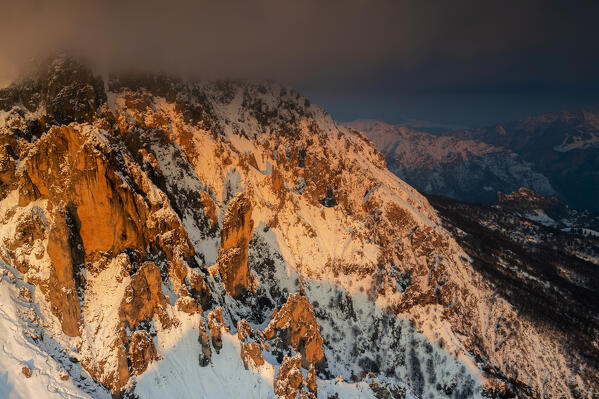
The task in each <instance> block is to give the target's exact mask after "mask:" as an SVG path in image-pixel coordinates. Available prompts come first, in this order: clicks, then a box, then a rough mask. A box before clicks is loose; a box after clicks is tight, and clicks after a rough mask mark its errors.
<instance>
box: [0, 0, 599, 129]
mask: <svg viewBox="0 0 599 399" xmlns="http://www.w3.org/2000/svg"><path fill="white" fill-rule="evenodd" d="M5 3H7V4H3V5H2V13H3V15H2V23H1V24H0V54H2V56H1V57H0V84H2V83H6V82H8V81H9V80H10V79H12V78H14V76H16V75H17V74H18V73H20V72H21V71H22V70H23V63H24V62H27V60H29V59H30V58H31V57H34V56H37V57H40V56H43V55H45V54H47V53H49V52H51V51H56V50H67V51H69V52H72V53H76V54H80V55H82V56H85V57H87V58H89V59H90V60H91V61H92V62H93V63H95V65H96V68H97V69H98V70H112V69H115V68H121V67H123V68H125V67H136V68H139V69H148V70H160V71H166V72H171V73H177V74H183V75H189V76H194V77H201V78H218V77H242V78H252V79H264V78H269V79H273V80H277V81H281V82H283V83H288V84H291V85H294V86H296V87H298V88H300V89H301V90H302V91H303V92H304V93H305V94H306V95H308V96H309V97H310V98H311V99H312V101H313V102H315V103H319V104H321V105H324V106H325V108H327V109H328V110H329V111H330V112H331V113H332V114H333V116H334V117H335V118H337V119H340V120H349V119H354V118H379V119H383V120H386V121H389V122H397V121H399V120H401V119H402V118H410V119H424V120H431V121H436V122H442V123H450V124H459V125H470V126H472V125H479V124H488V123H492V122H494V121H499V120H509V119H514V118H517V117H520V116H524V115H528V114H531V113H539V112H546V111H554V110H559V109H563V108H578V107H582V106H588V105H594V104H597V103H598V102H599V40H598V39H599V29H598V28H597V27H596V26H597V16H599V2H596V1H588V2H585V1H551V0H544V1H540V0H539V1H536V0H530V1H526V0H520V1H509V0H506V1H494V2H491V1H483V0H479V1H438V2H435V1H402V0H394V1H377V0H346V1H334V0H329V1H322V0H319V1H316V0H305V1H301V0H298V1H283V0H259V1H254V2H250V1H219V2H206V1H193V2H192V1H177V0H174V1H157V0H147V1H126V0H125V1H116V0H108V1H105V2H91V1H66V0H55V1H41V0H37V1H36V0H22V1H14V2H5ZM216 3H218V4H216Z"/></svg>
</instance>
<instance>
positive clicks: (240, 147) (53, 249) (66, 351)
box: [0, 58, 597, 398]
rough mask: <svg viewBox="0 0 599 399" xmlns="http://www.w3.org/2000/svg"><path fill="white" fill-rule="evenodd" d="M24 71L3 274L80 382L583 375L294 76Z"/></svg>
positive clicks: (418, 393)
mask: <svg viewBox="0 0 599 399" xmlns="http://www.w3.org/2000/svg"><path fill="white" fill-rule="evenodd" d="M43 68H45V69H43V71H42V72H41V73H40V75H39V76H33V77H32V78H31V79H29V80H26V81H23V82H18V83H16V84H14V85H13V86H11V87H9V88H8V89H7V90H5V91H3V92H2V94H1V95H0V98H2V102H1V103H0V105H1V107H2V113H0V117H1V119H0V183H1V185H0V220H1V221H2V223H1V226H2V227H1V228H0V244H1V246H2V249H3V250H2V251H0V259H1V260H2V262H1V263H0V266H1V268H0V270H2V279H3V280H2V281H3V283H2V284H4V281H7V282H8V283H7V284H6V285H5V287H12V285H15V287H17V286H19V287H20V285H21V284H29V285H28V286H27V287H28V288H27V289H28V290H29V289H31V290H32V291H30V292H34V295H33V298H32V300H33V301H34V303H35V304H36V306H37V308H35V309H33V310H31V312H29V313H32V312H33V313H32V314H34V315H35V317H32V320H34V321H28V323H29V324H27V326H28V327H27V328H28V330H27V331H29V329H32V331H33V330H34V332H35V334H33V332H32V333H31V335H33V336H36V337H37V335H39V336H44V337H47V339H44V340H41V339H37V340H34V341H32V342H34V344H35V345H37V346H38V347H39V350H40V351H41V352H40V353H46V354H47V356H48V357H52V359H55V360H53V361H56V362H58V363H57V364H59V365H60V367H62V368H63V369H64V372H65V373H67V374H69V373H70V374H69V375H70V378H71V380H77V381H78V382H80V385H81V387H80V388H77V389H80V391H77V392H76V393H77V394H78V395H80V396H83V397H103V396H102V395H105V396H104V397H108V395H110V394H113V393H114V394H122V395H125V394H129V393H131V394H136V395H137V394H139V395H140V397H147V396H150V394H149V393H148V392H154V391H155V392H158V391H159V392H162V394H164V395H170V396H173V397H177V396H179V397H184V396H185V395H190V394H193V395H195V394H197V395H200V396H203V397H216V396H218V395H219V394H223V392H224V391H226V392H228V393H230V395H233V396H235V395H240V394H241V393H240V392H239V391H235V387H232V386H229V387H223V386H222V384H217V382H218V381H229V380H231V381H244V384H247V385H246V386H247V387H255V391H252V389H251V388H244V389H243V394H244V395H246V396H248V397H276V396H278V395H281V396H283V397H285V396H289V397H295V396H293V395H297V394H300V395H304V396H305V397H313V396H316V393H317V392H318V395H321V397H330V396H333V397H334V396H335V395H338V397H346V396H347V395H354V396H360V395H361V396H366V397H372V396H373V395H383V394H385V392H386V393H388V394H391V392H396V393H398V395H399V393H401V394H402V395H405V396H406V397H409V398H412V397H416V398H424V397H426V398H429V397H439V398H440V397H481V396H483V394H484V395H486V396H490V397H497V396H501V395H505V396H509V395H519V396H521V397H526V396H529V397H541V396H542V395H543V393H547V394H548V395H552V396H553V397H561V396H563V397H574V396H575V395H578V394H579V393H581V392H591V390H592V389H595V388H596V387H597V370H596V368H595V367H594V366H592V365H590V366H588V365H585V363H584V361H583V360H582V359H581V358H578V357H575V356H574V355H572V354H571V353H569V352H568V351H566V350H565V349H564V346H563V345H561V343H560V342H561V340H562V339H564V337H568V335H564V334H565V333H561V332H559V331H558V329H557V328H556V327H555V325H553V324H548V325H543V326H540V325H539V324H537V323H536V322H535V321H534V320H531V319H528V318H526V317H522V315H521V314H520V313H519V312H518V309H516V308H515V307H514V305H513V303H512V302H510V297H509V296H507V295H503V294H502V293H501V292H498V291H497V289H496V286H495V282H494V281H493V280H492V279H490V278H488V277H487V276H486V275H484V274H483V273H480V272H479V271H477V269H475V268H473V266H472V263H471V260H470V258H469V257H468V256H467V254H466V252H464V250H463V249H462V248H461V247H460V245H458V243H457V242H456V241H455V240H454V238H453V237H452V235H451V234H450V233H449V232H448V231H447V230H445V229H444V228H443V227H442V225H441V220H440V219H439V217H438V215H437V213H436V211H435V210H434V209H433V208H432V207H431V206H430V205H429V202H428V201H427V200H426V198H425V197H423V196H422V195H420V194H419V193H418V192H417V191H416V190H414V189H413V188H412V187H410V186H409V185H407V184H406V183H404V182H403V181H401V180H399V179H398V178H397V177H395V176H394V175H393V174H392V173H391V172H389V170H387V168H386V163H385V159H384V157H383V156H382V155H381V154H380V153H379V152H378V151H377V150H376V149H375V147H374V145H373V144H372V143H371V142H370V141H369V140H368V139H367V138H366V137H365V136H364V135H362V134H361V133H359V132H358V131H355V130H351V129H348V128H345V127H343V126H339V125H338V124H336V123H335V122H334V121H333V120H332V119H331V118H330V116H329V115H328V114H327V113H326V112H325V111H324V110H323V109H321V108H320V107H318V106H315V105H312V104H310V103H309V101H307V100H306V99H305V98H304V97H302V96H301V95H300V94H299V93H297V92H296V91H294V90H292V89H289V88H286V87H282V86H279V85H275V84H256V83H246V82H227V81H225V82H223V81H220V82H184V81H181V80H178V79H171V78H167V77H163V76H137V77H135V76H133V77H132V76H125V75H115V76H112V77H111V78H110V79H109V80H108V81H105V82H102V81H101V80H98V79H99V78H96V77H93V76H94V75H93V74H92V73H91V72H90V71H89V70H88V69H86V68H85V67H84V66H82V65H80V64H77V63H76V62H74V61H72V60H69V59H64V58H56V59H53V60H52V61H51V62H49V63H48V64H47V65H46V66H45V67H43ZM54 76H55V77H54ZM64 76H70V77H72V81H71V80H66V79H64ZM47 82H52V85H54V86H52V89H51V90H50V89H48V87H50V86H48V83H47ZM90 82H91V83H90ZM94 82H95V83H94ZM100 83H101V84H100ZM61 85H62V86H61ZM88 86H89V87H88ZM48 93H51V94H48ZM55 93H62V94H60V96H63V97H60V98H59V99H55V98H54V97H52V96H54V95H55ZM65 96H66V98H68V103H69V105H68V106H66V105H65V106H62V107H61V106H58V105H57V104H58V103H56V101H58V100H60V101H63V100H64V101H66V100H65ZM11 284H12V285H11ZM3 287H4V286H3V285H0V290H6V293H7V295H9V294H11V293H12V292H13V291H14V292H18V290H16V289H15V290H13V291H11V290H12V288H3ZM589 289H593V288H592V287H591V288H589ZM0 293H2V294H3V293H4V291H1V292H0ZM11 295H12V294H11ZM9 296H10V295H9ZM15 303H16V302H15ZM19 306H21V305H19ZM15 320H17V319H15ZM19 320H20V319H19ZM0 321H1V320H0ZM242 321H243V322H242ZM16 322H20V321H18V320H17V321H15V323H16ZM23 323H24V322H23ZM23 328H25V327H23ZM36 334H37V335H36ZM304 373H305V375H304ZM133 377H134V378H133ZM32 378H35V373H34V374H33V377H32ZM57 381H61V380H60V379H58V380H57ZM156 381H160V384H157V383H156ZM572 381H574V382H575V384H572V383H571V382H572ZM58 384H63V385H64V384H66V383H61V382H58ZM215 386H216V387H217V388H214V387H215ZM65 389H66V388H65ZM69 389H75V388H69ZM344 395H345V396H344ZM225 396H226V395H225Z"/></svg>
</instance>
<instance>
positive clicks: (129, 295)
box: [120, 262, 170, 328]
mask: <svg viewBox="0 0 599 399" xmlns="http://www.w3.org/2000/svg"><path fill="white" fill-rule="evenodd" d="M165 306H166V298H165V296H164V294H163V293H162V280H161V278H160V271H159V270H158V268H157V267H156V265H155V264H154V263H152V262H145V263H144V264H143V265H142V266H141V268H140V269H139V270H138V271H137V273H135V274H134V275H133V276H131V283H130V284H129V286H128V287H127V289H126V290H125V295H124V297H123V302H122V303H121V309H120V316H121V320H122V321H123V322H127V323H129V328H135V327H137V325H138V324H139V322H141V321H142V320H147V319H151V318H152V317H153V316H154V314H155V313H158V316H159V318H160V321H161V323H162V324H163V326H164V327H168V326H169V324H170V323H169V320H168V316H167V315H166V313H164V307H165Z"/></svg>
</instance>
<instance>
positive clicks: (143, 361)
mask: <svg viewBox="0 0 599 399" xmlns="http://www.w3.org/2000/svg"><path fill="white" fill-rule="evenodd" d="M157 357H158V356H157V354H156V348H155V347H154V341H153V340H152V337H151V336H150V334H148V333H147V332H146V331H143V330H138V331H135V332H134V333H133V334H131V337H129V361H130V364H131V374H132V375H141V374H142V373H143V372H144V371H146V369H147V368H148V366H149V365H150V363H151V362H152V361H154V360H156V359H157Z"/></svg>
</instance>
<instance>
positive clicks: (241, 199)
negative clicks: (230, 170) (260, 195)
mask: <svg viewBox="0 0 599 399" xmlns="http://www.w3.org/2000/svg"><path fill="white" fill-rule="evenodd" d="M253 227H254V222H253V221H252V204H251V202H250V200H249V198H248V196H247V194H245V193H239V194H237V195H236V196H235V198H233V199H232V200H231V202H230V203H229V205H228V206H227V212H226V213H225V216H224V220H223V228H222V232H221V242H220V249H219V252H218V257H217V259H216V262H217V264H218V268H219V271H220V275H221V277H222V279H223V284H224V286H225V290H226V291H227V293H228V294H229V295H231V296H233V297H236V296H239V295H241V294H242V293H244V292H245V291H247V290H250V289H251V284H250V278H251V276H250V271H249V268H248V245H249V243H250V239H251V236H252V230H253Z"/></svg>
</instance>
